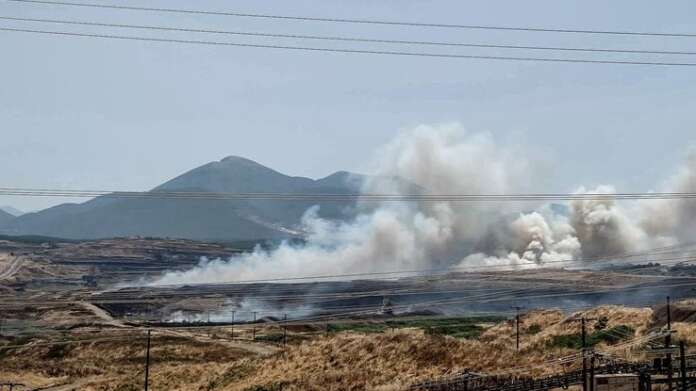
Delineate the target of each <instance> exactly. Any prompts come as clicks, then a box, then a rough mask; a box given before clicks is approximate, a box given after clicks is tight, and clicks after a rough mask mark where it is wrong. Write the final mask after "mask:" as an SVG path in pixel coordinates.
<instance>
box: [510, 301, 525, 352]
mask: <svg viewBox="0 0 696 391" xmlns="http://www.w3.org/2000/svg"><path fill="white" fill-rule="evenodd" d="M512 308H514V309H515V326H516V333H515V334H516V345H515V346H516V347H515V349H516V350H517V351H518V352H519V351H520V310H521V309H522V308H523V307H519V306H514V307H512Z"/></svg>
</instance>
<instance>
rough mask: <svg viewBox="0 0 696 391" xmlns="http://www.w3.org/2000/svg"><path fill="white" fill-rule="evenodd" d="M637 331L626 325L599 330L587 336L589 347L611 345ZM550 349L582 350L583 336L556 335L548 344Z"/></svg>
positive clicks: (578, 334)
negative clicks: (601, 344)
mask: <svg viewBox="0 0 696 391" xmlns="http://www.w3.org/2000/svg"><path fill="white" fill-rule="evenodd" d="M634 333H635V330H633V329H632V328H631V327H629V326H626V325H619V326H615V327H612V328H610V329H608V330H598V331H595V332H594V333H592V334H590V335H588V336H587V346H588V347H591V346H595V345H597V344H598V343H600V342H606V343H607V344H609V345H612V344H615V343H617V342H619V341H621V340H624V339H628V338H631V337H632V336H633V334H634ZM548 346H549V347H554V348H556V347H558V348H570V349H580V348H582V334H580V333H576V334H568V335H554V336H553V337H552V338H551V340H550V341H549V342H548Z"/></svg>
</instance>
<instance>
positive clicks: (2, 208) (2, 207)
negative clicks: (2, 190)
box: [0, 205, 24, 217]
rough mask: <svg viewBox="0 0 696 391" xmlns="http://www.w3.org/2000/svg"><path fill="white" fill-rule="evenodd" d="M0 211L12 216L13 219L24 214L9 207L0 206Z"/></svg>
mask: <svg viewBox="0 0 696 391" xmlns="http://www.w3.org/2000/svg"><path fill="white" fill-rule="evenodd" d="M0 210H2V211H4V212H6V213H9V214H11V215H12V216H15V217H16V216H21V215H23V214H24V212H22V211H21V210H19V209H17V208H13V207H11V206H9V205H3V206H0Z"/></svg>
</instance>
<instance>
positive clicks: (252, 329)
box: [251, 311, 256, 341]
mask: <svg viewBox="0 0 696 391" xmlns="http://www.w3.org/2000/svg"><path fill="white" fill-rule="evenodd" d="M252 314H254V321H253V326H252V327H251V339H252V340H254V341H256V311H254V312H252Z"/></svg>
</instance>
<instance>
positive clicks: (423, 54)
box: [0, 27, 696, 67]
mask: <svg viewBox="0 0 696 391" xmlns="http://www.w3.org/2000/svg"><path fill="white" fill-rule="evenodd" d="M0 31H10V32H19V33H30V34H42V35H55V36H63V37H88V38H103V39H113V40H126V41H141V42H161V43H177V44H187V45H207V46H232V47H245V48H259V49H279V50H291V51H305V52H327V53H347V54H372V55H387V56H406V57H430V58H449V59H473V60H496V61H523V62H547V63H579V64H613V65H645V66H661V67H662V66H667V67H694V66H696V63H691V62H669V61H631V60H591V59H581V58H550V57H516V56H490V55H488V56H487V55H470V54H454V53H434V52H431V53H428V52H404V51H395V50H366V49H339V48H326V47H309V46H289V45H276V44H273V45H272V44H267V45H266V44H255V43H242V42H223V41H208V40H193V39H174V38H153V37H143V36H130V35H115V34H94V33H77V32H67V31H53V30H38V29H28V28H11V27H0Z"/></svg>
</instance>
